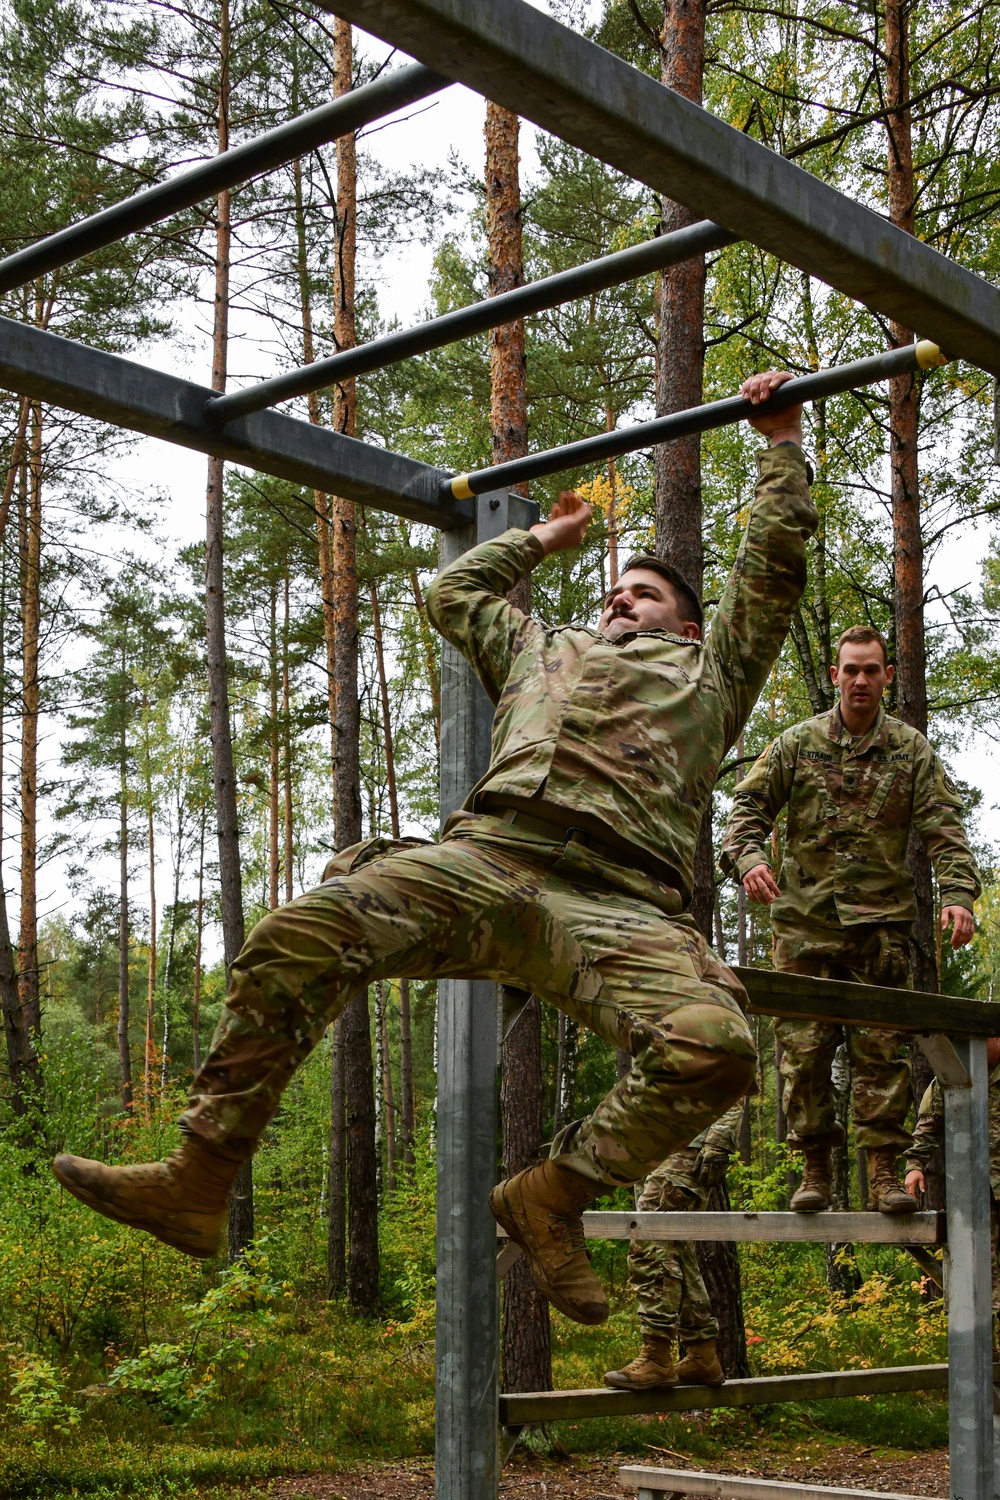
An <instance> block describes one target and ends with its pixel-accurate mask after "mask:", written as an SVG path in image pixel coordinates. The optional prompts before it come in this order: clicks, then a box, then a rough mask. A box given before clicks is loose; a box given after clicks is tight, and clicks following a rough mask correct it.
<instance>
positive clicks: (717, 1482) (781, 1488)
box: [618, 1464, 917, 1500]
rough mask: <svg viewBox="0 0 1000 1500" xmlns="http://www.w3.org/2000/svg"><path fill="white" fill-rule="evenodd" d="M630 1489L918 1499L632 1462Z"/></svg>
mask: <svg viewBox="0 0 1000 1500" xmlns="http://www.w3.org/2000/svg"><path fill="white" fill-rule="evenodd" d="M618 1479H619V1482H620V1483H621V1484H623V1485H624V1486H625V1488H626V1489H627V1490H635V1489H637V1490H639V1491H640V1492H641V1491H643V1490H645V1491H647V1492H651V1493H655V1494H664V1493H666V1494H681V1495H709V1496H711V1497H712V1500H729V1497H730V1496H733V1497H735V1500H812V1497H813V1496H815V1497H817V1500H917V1497H916V1496H915V1495H893V1494H889V1493H888V1492H886V1491H884V1490H850V1489H840V1488H838V1487H837V1486H835V1485H829V1484H801V1483H798V1482H796V1481H794V1480H788V1479H758V1478H756V1476H754V1475H747V1474H706V1473H705V1472H704V1471H701V1470H693V1469H692V1470H689V1469H659V1468H656V1469H654V1468H652V1467H648V1466H647V1465H645V1464H628V1465H626V1466H625V1467H624V1468H621V1469H619V1470H618Z"/></svg>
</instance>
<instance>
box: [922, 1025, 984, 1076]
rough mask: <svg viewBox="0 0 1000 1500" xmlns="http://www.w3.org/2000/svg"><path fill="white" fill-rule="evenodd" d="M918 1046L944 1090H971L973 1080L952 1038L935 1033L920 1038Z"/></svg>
mask: <svg viewBox="0 0 1000 1500" xmlns="http://www.w3.org/2000/svg"><path fill="white" fill-rule="evenodd" d="M917 1046H918V1047H919V1048H920V1050H921V1052H922V1053H923V1054H924V1056H925V1057H926V1059H927V1061H928V1062H929V1063H930V1065H931V1067H932V1068H933V1069H934V1076H935V1078H936V1079H937V1081H938V1083H939V1084H940V1085H941V1086H942V1088H946V1089H971V1087H972V1079H971V1078H970V1077H969V1073H968V1069H967V1068H966V1067H965V1064H964V1063H963V1062H962V1059H961V1058H960V1057H959V1055H958V1053H957V1052H956V1051H955V1044H954V1042H953V1041H952V1040H951V1038H950V1037H947V1036H942V1035H941V1034H940V1032H934V1033H933V1034H932V1035H931V1036H918V1037H917Z"/></svg>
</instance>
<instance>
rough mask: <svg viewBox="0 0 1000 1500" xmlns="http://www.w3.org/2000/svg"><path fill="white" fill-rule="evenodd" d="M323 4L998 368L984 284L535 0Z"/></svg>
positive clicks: (997, 299) (995, 318)
mask: <svg viewBox="0 0 1000 1500" xmlns="http://www.w3.org/2000/svg"><path fill="white" fill-rule="evenodd" d="M319 3H320V4H321V5H322V7H323V9H325V10H330V11H336V13H337V14H338V15H341V16H343V17H345V19H347V20H349V21H353V22H355V23H356V24H357V25H358V26H361V27H364V29H365V30H366V31H369V32H371V33H373V35H375V36H378V37H381V38H382V39H383V40H385V41H388V42H391V43H392V45H393V46H396V47H401V48H403V49H404V50H405V51H407V52H408V53H410V54H411V56H413V57H418V58H421V59H422V60H423V61H425V62H428V63H431V64H433V66H434V67H436V68H440V69H441V70H442V72H445V73H448V74H449V75H450V76H451V77H452V78H455V79H459V80H461V82H463V83H465V84H468V85H469V86H470V87H471V88H474V89H477V90H478V91H479V92H480V93H481V94H485V96H486V97H487V98H488V99H492V100H495V101H496V103H498V104H502V105H505V106H506V107H507V108H508V109H512V110H514V111H516V113H518V114H520V115H523V116H525V118H527V119H529V120H533V121H534V122H535V124H536V125H540V126H541V127H542V129H543V130H547V131H550V132H551V133H552V134H553V135H557V136H561V137H562V139H563V140H565V141H569V142H571V143H572V144H573V145H574V146H579V147H580V148H581V149H582V150H584V151H587V152H589V153H590V154H591V155H592V156H597V157H599V158H600V159H601V160H602V161H606V162H608V163H609V164H610V165H611V166H613V167H617V168H618V170H619V171H621V172H624V173H626V174H627V175H628V176H629V177H632V178H636V179H638V180H639V181H640V182H645V183H647V184H648V185H649V186H650V187H651V188H654V189H655V191H656V192H658V193H662V194H664V195H665V196H666V197H668V198H673V199H675V200H677V201H678V202H680V203H684V204H686V205H687V207H688V208H690V209H692V210H693V211H694V212H695V213H696V214H698V215H699V217H704V218H707V219H712V220H713V221H714V222H715V223H716V224H720V225H722V227H723V228H725V229H728V230H730V231H731V233H733V234H734V235H738V236H739V237H740V238H741V239H750V240H753V241H755V243H756V244H758V245H760V246H762V247H763V248H764V249H765V250H769V251H771V252H772V253H773V254H774V255H777V256H779V257H780V258H781V259H782V260H785V261H788V262H789V263H790V264H791V265H794V266H798V267H799V268H800V270H803V271H808V272H809V273H810V274H811V275H813V276H817V277H819V278H820V279H821V280H822V281H825V282H827V283H828V284H829V285H830V286H833V287H836V288H837V289H838V291H841V292H844V293H846V294H847V295H848V296H849V297H854V298H855V299H856V300H857V301H858V302H863V303H864V304H865V305H866V306H867V307H870V308H873V309H874V310H876V311H878V312H880V313H883V314H885V315H887V316H889V317H892V318H895V319H896V320H897V321H898V322H900V323H902V324H903V325H904V327H907V328H912V329H914V330H915V331H917V332H919V333H921V334H925V335H926V336H927V337H929V338H932V339H934V340H935V342H937V343H938V344H940V345H941V347H942V349H945V350H947V352H948V353H949V354H950V355H952V356H953V357H956V358H962V359H967V360H969V361H971V363H973V364H976V365H981V366H982V367H983V369H986V370H989V371H991V373H992V374H994V375H1000V292H998V291H997V290H996V289H995V288H994V287H992V286H990V284H989V283H988V282H987V281H984V280H983V279H982V278H981V277H979V276H975V275H973V274H972V272H970V271H966V270H964V269H963V268H962V267H961V266H959V265H956V263H955V262H954V261H951V260H949V259H948V258H947V257H946V256H944V255H941V254H939V253H938V251H936V250H932V249H931V247H930V246H929V245H925V244H923V243H922V242H921V241H920V240H917V239H915V238H914V237H913V236H912V235H909V234H906V233H905V231H904V230H902V229H898V228H897V227H896V226H895V225H892V224H889V223H888V222H886V220H884V219H882V218H880V217H879V215H878V214H875V213H872V212H871V210H870V209H867V208H864V207H862V205H861V204H859V203H856V202H855V201H854V200H853V199H851V198H848V197H847V196H845V194H843V193H839V192H837V191H836V190H835V189H834V188H832V187H829V186H827V184H826V183H824V182H821V181H820V180H819V178H818V177H814V176H812V174H811V173H809V172H805V171H803V170H802V168H801V167H797V166H795V165H794V164H793V163H792V162H790V161H786V160H785V159H784V157H781V156H779V155H777V153H775V152H774V151H770V150H768V148H767V147H766V146H762V145H760V144H759V142H757V141H754V140H751V139H750V137H749V136H747V135H744V134H743V133H742V132H741V131H738V130H734V129H733V127H732V126H730V125H726V124H725V123H724V122H723V121H722V120H719V119H716V118H715V116H714V115H711V114H709V113H708V112H707V111H706V110H704V109H700V108H699V107H698V105H696V104H692V103H691V102H690V101H689V100H687V99H683V98H681V96H680V95H679V94H676V93H674V92H673V91H672V90H670V89H667V88H664V86H663V85H662V84H660V83H657V82H656V81H655V80H654V79H652V78H650V77H649V76H648V75H647V74H645V73H641V72H640V71H639V70H638V69H637V68H633V67H630V65H629V64H628V63H626V62H623V61H622V59H621V58H619V57H615V56H614V55H613V54H612V53H610V52H606V51H604V49H603V48H601V47H598V46H597V45H596V44H595V43H594V42H591V41H588V40H587V38H586V37H584V36H581V35H580V34H579V33H578V32H575V31H571V30H570V29H569V28H568V27H566V26H563V25H560V23H559V22H558V21H555V20H553V19H552V17H551V16H549V15H546V14H545V13H544V12H543V11H541V10H536V9H535V8H534V6H532V5H529V4H527V3H526V0H319Z"/></svg>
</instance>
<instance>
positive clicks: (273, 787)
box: [267, 588, 281, 911]
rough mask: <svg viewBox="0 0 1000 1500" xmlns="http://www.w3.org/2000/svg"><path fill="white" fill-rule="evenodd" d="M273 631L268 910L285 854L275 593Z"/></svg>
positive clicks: (274, 595)
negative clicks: (281, 838)
mask: <svg viewBox="0 0 1000 1500" xmlns="http://www.w3.org/2000/svg"><path fill="white" fill-rule="evenodd" d="M270 623H271V628H270V641H269V648H270V649H269V655H270V658H271V659H270V661H269V663H268V691H269V696H270V705H269V707H270V717H271V722H270V724H269V726H268V740H269V744H268V777H267V909H268V911H274V909H275V907H276V906H277V905H278V883H279V880H280V876H281V853H280V847H279V843H278V807H279V802H280V797H281V781H280V776H281V756H280V751H279V747H278V740H279V735H280V729H279V725H278V594H277V590H276V589H273V588H272V590H271V622H270Z"/></svg>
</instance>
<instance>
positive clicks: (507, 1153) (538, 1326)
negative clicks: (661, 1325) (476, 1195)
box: [500, 995, 552, 1391]
mask: <svg viewBox="0 0 1000 1500" xmlns="http://www.w3.org/2000/svg"><path fill="white" fill-rule="evenodd" d="M541 1055H542V1008H541V1005H540V1004H539V1000H538V996H537V995H532V996H531V999H530V1000H529V1001H528V1003H527V1005H526V1006H525V1007H524V1009H523V1010H522V1011H521V1014H520V1016H519V1017H518V1019H517V1020H516V1021H515V1023H514V1025H513V1027H512V1029H511V1030H510V1032H509V1033H508V1034H507V1036H506V1038H505V1039H504V1044H503V1058H502V1063H503V1066H502V1071H501V1082H500V1114H501V1119H502V1122H503V1174H504V1176H505V1177H512V1176H513V1175H514V1173H515V1172H520V1171H523V1169H524V1168H525V1167H529V1166H531V1165H532V1164H533V1163H534V1162H535V1161H536V1160H537V1157H538V1148H539V1146H540V1144H541V1140H542V1129H543V1123H542V1069H541ZM518 1273H520V1274H518ZM503 1313H504V1317H503V1388H504V1390H506V1391H548V1390H551V1389H552V1341H551V1333H550V1326H549V1304H548V1302H546V1300H545V1298H544V1297H543V1296H542V1294H541V1293H540V1292H539V1290H538V1288H537V1287H536V1286H535V1283H534V1280H533V1278H532V1275H531V1272H530V1271H529V1270H528V1266H527V1262H526V1259H525V1257H524V1256H521V1258H520V1259H519V1260H516V1261H515V1262H514V1264H513V1266H512V1267H511V1269H510V1270H509V1271H508V1273H507V1277H506V1280H505V1281H504V1287H503Z"/></svg>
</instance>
